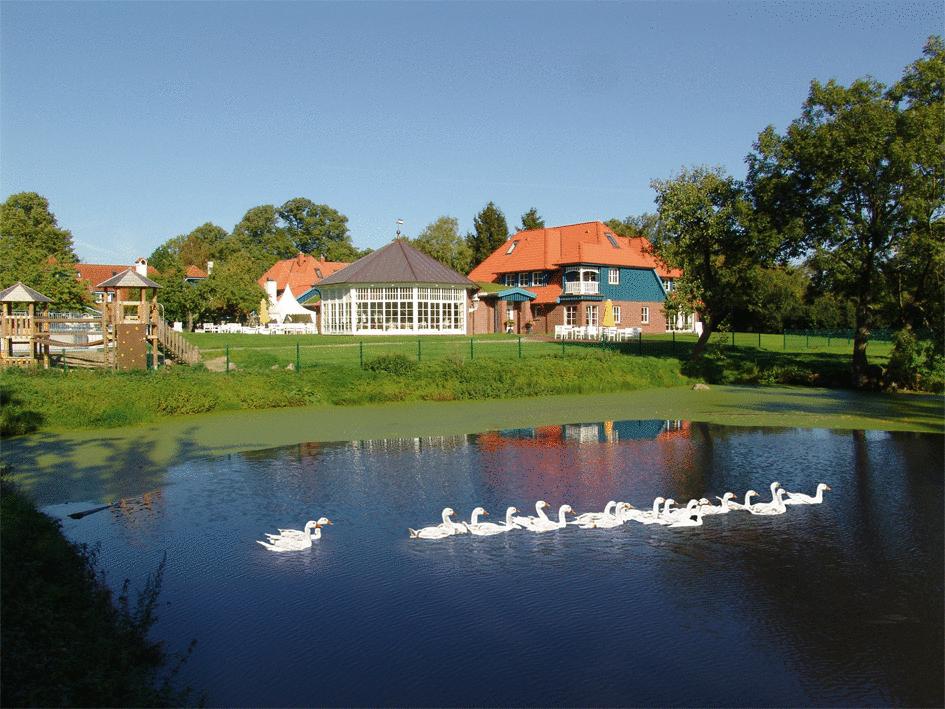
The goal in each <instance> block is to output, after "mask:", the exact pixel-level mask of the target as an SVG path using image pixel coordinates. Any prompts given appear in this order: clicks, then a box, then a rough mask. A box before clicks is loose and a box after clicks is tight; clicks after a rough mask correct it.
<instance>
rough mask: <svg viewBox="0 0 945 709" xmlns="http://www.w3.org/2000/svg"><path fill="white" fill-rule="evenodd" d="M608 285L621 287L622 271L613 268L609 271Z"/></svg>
mask: <svg viewBox="0 0 945 709" xmlns="http://www.w3.org/2000/svg"><path fill="white" fill-rule="evenodd" d="M607 283H609V284H610V285H612V286H619V285H620V269H619V268H611V269H608V270H607Z"/></svg>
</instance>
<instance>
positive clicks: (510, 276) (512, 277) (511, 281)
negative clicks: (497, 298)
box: [504, 273, 518, 288]
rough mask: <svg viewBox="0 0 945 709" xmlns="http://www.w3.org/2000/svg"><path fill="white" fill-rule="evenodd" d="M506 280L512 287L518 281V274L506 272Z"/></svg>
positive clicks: (506, 283)
mask: <svg viewBox="0 0 945 709" xmlns="http://www.w3.org/2000/svg"><path fill="white" fill-rule="evenodd" d="M504 280H505V285H507V286H509V287H510V288H511V287H512V286H514V285H515V284H516V283H517V282H518V276H516V275H515V274H514V273H506V274H505V278H504Z"/></svg>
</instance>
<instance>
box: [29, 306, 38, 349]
mask: <svg viewBox="0 0 945 709" xmlns="http://www.w3.org/2000/svg"><path fill="white" fill-rule="evenodd" d="M26 315H27V318H26V322H27V323H28V324H29V334H28V335H27V336H26V339H27V341H28V342H29V348H30V359H32V360H33V361H34V362H36V360H37V357H36V325H37V324H38V323H37V322H36V306H35V305H34V304H33V303H28V304H27V306H26Z"/></svg>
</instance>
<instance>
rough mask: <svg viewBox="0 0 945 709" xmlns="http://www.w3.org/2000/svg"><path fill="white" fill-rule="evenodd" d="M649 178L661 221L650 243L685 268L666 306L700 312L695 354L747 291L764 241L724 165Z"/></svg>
mask: <svg viewBox="0 0 945 709" xmlns="http://www.w3.org/2000/svg"><path fill="white" fill-rule="evenodd" d="M650 184H651V186H652V187H653V189H654V190H656V204H657V205H658V207H659V221H660V229H659V231H658V233H657V234H656V237H655V239H654V241H653V246H654V249H655V251H656V253H657V254H658V255H659V257H660V258H661V259H662V260H663V261H664V262H665V263H666V264H667V265H668V266H670V267H671V268H681V269H682V271H683V275H682V277H681V278H680V279H679V280H678V281H677V287H676V288H674V290H673V292H672V294H671V296H670V300H669V302H668V307H669V309H675V308H682V309H685V310H688V311H690V312H691V311H693V310H697V311H698V312H699V314H700V317H701V319H702V335H701V336H700V337H699V340H698V342H697V343H696V347H695V349H694V350H693V357H698V356H699V355H701V354H702V352H703V350H704V349H705V346H706V343H707V342H708V340H709V337H710V336H711V335H712V333H713V332H715V330H716V328H718V326H719V325H721V324H722V323H723V322H725V321H726V319H727V318H728V317H729V316H730V315H731V313H732V312H733V310H734V309H735V308H737V307H739V306H740V305H741V304H742V303H743V302H744V301H745V300H746V299H747V298H748V297H749V296H750V289H749V285H750V283H751V276H752V272H753V269H754V267H755V266H756V265H757V264H758V263H759V262H760V261H761V257H762V253H761V252H760V250H759V247H761V245H762V244H761V243H760V242H756V241H755V240H754V239H752V237H751V235H750V230H749V227H748V223H749V221H750V211H751V207H750V205H749V203H748V200H747V199H746V197H745V192H744V188H743V186H742V185H741V184H739V183H738V182H737V181H736V180H735V179H733V178H732V177H730V176H728V175H726V174H725V172H724V170H722V168H719V167H716V168H706V167H696V168H692V169H684V170H683V171H682V172H681V173H680V174H679V175H678V176H676V177H674V178H671V179H669V180H653V181H652V182H651V183H650Z"/></svg>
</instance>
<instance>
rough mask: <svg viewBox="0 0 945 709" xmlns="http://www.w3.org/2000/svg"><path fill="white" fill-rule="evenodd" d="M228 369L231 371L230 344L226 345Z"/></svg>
mask: <svg viewBox="0 0 945 709" xmlns="http://www.w3.org/2000/svg"><path fill="white" fill-rule="evenodd" d="M226 371H227V372H229V371H230V346H229V345H227V346H226Z"/></svg>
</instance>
